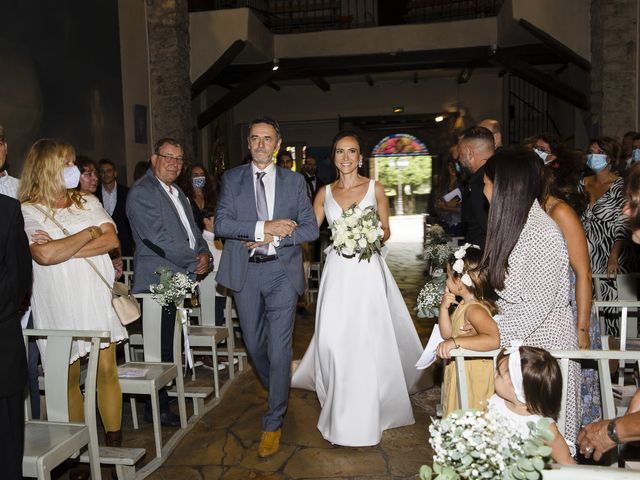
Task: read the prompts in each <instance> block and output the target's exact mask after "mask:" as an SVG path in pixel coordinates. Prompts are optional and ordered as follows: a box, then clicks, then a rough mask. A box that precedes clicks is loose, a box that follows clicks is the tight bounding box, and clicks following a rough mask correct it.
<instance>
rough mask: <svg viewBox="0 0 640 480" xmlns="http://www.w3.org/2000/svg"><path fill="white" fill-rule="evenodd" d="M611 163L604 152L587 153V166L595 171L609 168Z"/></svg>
mask: <svg viewBox="0 0 640 480" xmlns="http://www.w3.org/2000/svg"><path fill="white" fill-rule="evenodd" d="M607 165H609V163H608V162H607V155H606V154H604V153H590V154H589V155H587V167H589V168H590V169H591V170H593V171H594V172H595V173H598V172H601V171H602V170H604V169H605V168H607Z"/></svg>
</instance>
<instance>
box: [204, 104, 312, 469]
mask: <svg viewBox="0 0 640 480" xmlns="http://www.w3.org/2000/svg"><path fill="white" fill-rule="evenodd" d="M247 141H248V146H249V150H250V152H251V157H252V160H251V163H250V164H249V165H241V166H239V167H236V168H233V169H231V170H229V171H227V172H226V173H225V174H224V176H223V177H222V189H221V193H220V198H219V200H218V206H217V209H216V214H215V225H214V230H215V235H216V237H218V238H225V239H226V242H225V244H224V249H223V250H222V257H221V259H220V266H219V267H218V274H217V276H216V278H217V280H218V283H220V284H221V285H224V286H225V287H227V288H229V289H231V290H232V291H233V296H234V299H235V302H236V309H237V310H238V316H239V320H240V326H241V327H242V336H243V339H244V343H245V345H246V347H247V352H248V353H249V356H250V357H251V359H252V361H253V365H254V366H255V371H256V373H257V374H258V377H259V378H260V381H261V382H262V384H263V385H264V386H265V387H266V388H267V390H268V391H269V398H268V404H269V406H268V410H267V413H266V414H265V415H264V416H263V417H262V437H261V439H260V445H259V446H258V455H259V456H260V457H269V456H271V455H274V454H275V453H276V452H277V451H278V449H279V447H280V435H281V428H282V422H283V418H284V414H285V412H286V410H287V402H288V397H289V387H290V384H291V339H292V333H293V321H294V317H295V313H296V302H297V300H298V296H299V295H302V293H303V292H304V289H305V280H304V273H303V269H302V251H301V245H302V244H303V243H305V242H312V241H314V240H315V239H316V238H318V223H317V220H316V217H315V215H314V213H313V209H312V208H311V203H310V202H309V197H308V196H307V187H306V183H305V181H304V179H303V178H302V176H301V175H299V174H298V173H296V172H293V171H291V170H286V169H284V168H281V167H276V166H275V165H274V164H273V154H274V152H276V151H277V150H278V149H279V148H280V145H281V143H282V139H281V136H280V127H279V125H278V123H277V122H276V121H275V120H273V119H271V118H267V117H263V118H259V119H256V120H254V121H252V122H251V124H250V125H249V138H248V139H247Z"/></svg>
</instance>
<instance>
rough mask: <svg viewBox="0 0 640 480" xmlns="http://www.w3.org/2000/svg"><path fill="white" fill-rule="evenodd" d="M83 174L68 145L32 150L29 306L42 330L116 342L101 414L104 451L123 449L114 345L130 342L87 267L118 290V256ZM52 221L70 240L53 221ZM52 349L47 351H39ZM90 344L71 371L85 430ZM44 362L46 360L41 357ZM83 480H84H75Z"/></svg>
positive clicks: (105, 351) (101, 377)
mask: <svg viewBox="0 0 640 480" xmlns="http://www.w3.org/2000/svg"><path fill="white" fill-rule="evenodd" d="M79 177H80V171H79V170H78V168H77V167H76V166H75V150H74V148H73V147H72V146H71V145H69V144H67V143H64V142H60V141H57V140H49V139H41V140H38V141H37V142H36V143H34V144H33V146H32V147H31V149H30V150H29V153H28V154H27V159H26V162H25V166H24V171H23V174H22V181H21V182H20V192H19V199H20V202H21V203H22V213H23V215H24V220H25V222H24V223H25V231H26V233H27V237H28V239H29V244H30V245H29V247H30V250H31V255H32V257H33V291H32V297H31V305H32V308H33V318H34V326H35V327H36V328H47V329H60V330H108V331H110V332H111V342H107V343H102V344H101V345H100V348H101V350H100V357H99V364H98V386H97V396H98V410H99V411H100V416H101V418H102V422H103V424H104V429H105V432H106V443H107V445H109V446H119V445H120V443H121V429H120V428H121V421H122V392H121V390H120V382H119V381H118V368H117V365H116V342H118V341H121V340H123V339H125V338H126V337H127V331H126V330H125V329H124V327H123V326H122V325H121V324H120V321H119V320H118V317H117V316H116V313H115V312H114V310H113V308H112V306H111V292H110V291H109V289H108V288H107V286H106V285H105V284H104V283H103V282H102V280H100V278H99V277H98V275H97V274H96V272H95V271H94V270H93V269H92V268H91V266H90V265H89V263H88V262H86V261H85V259H89V260H91V262H93V264H94V265H95V266H96V268H97V269H98V270H99V271H100V273H101V274H102V275H103V276H104V277H105V278H106V279H107V281H109V282H112V281H113V278H114V271H113V267H112V265H111V260H110V259H109V255H108V252H109V251H111V250H113V249H114V248H118V246H119V242H118V237H117V236H116V230H115V228H114V223H113V220H111V217H110V216H109V215H108V214H107V212H106V211H105V210H104V209H103V208H102V206H101V205H100V202H98V200H97V198H96V197H94V196H93V195H86V196H85V195H83V194H81V193H79V192H78V191H77V190H75V187H76V186H77V185H78V181H79ZM51 217H53V218H54V219H55V220H56V221H57V222H59V223H60V224H61V225H62V226H63V227H64V228H65V229H66V230H68V232H69V233H70V235H69V236H67V235H65V233H64V232H63V231H62V230H61V229H60V227H58V226H57V225H56V224H55V222H54V221H53V220H52V219H51ZM43 347H44V348H46V345H45V344H44V342H43V344H41V345H40V348H41V350H42V349H43ZM88 351H89V344H88V343H85V342H84V341H81V340H78V341H76V342H74V343H73V346H72V350H71V360H70V365H69V419H70V421H72V422H73V421H78V422H81V421H83V420H84V415H83V397H82V393H81V392H80V385H79V383H80V361H79V359H80V357H83V356H85V355H86V354H87V353H88ZM42 358H43V359H44V358H45V357H44V355H43V357H42ZM74 478H82V477H79V476H78V477H74Z"/></svg>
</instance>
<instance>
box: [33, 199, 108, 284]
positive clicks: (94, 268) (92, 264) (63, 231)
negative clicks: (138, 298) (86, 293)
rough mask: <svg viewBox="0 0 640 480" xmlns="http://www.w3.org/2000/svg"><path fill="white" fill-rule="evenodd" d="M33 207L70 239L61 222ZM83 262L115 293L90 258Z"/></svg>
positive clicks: (34, 206)
mask: <svg viewBox="0 0 640 480" xmlns="http://www.w3.org/2000/svg"><path fill="white" fill-rule="evenodd" d="M31 205H32V206H33V208H35V209H36V210H38V211H39V212H40V213H42V214H44V215H45V216H46V217H47V218H48V219H49V220H51V221H52V222H53V223H55V224H56V226H57V227H58V228H59V229H60V230H62V233H64V234H65V235H66V236H67V237H69V236H70V235H71V233H69V230H67V229H66V228H64V227H63V226H62V225H61V224H60V222H59V221H57V220H56V219H55V218H54V217H53V215H51V214H49V213H48V212H45V211H44V210H43V209H42V208H40V207H39V206H38V205H35V204H33V203H32V204H31ZM83 260H84V261H85V262H87V263H88V264H89V266H90V267H91V268H92V269H93V271H94V272H96V274H97V275H98V276H99V277H100V280H102V281H103V282H104V284H105V285H106V286H107V288H108V289H109V291H110V292H111V293H113V286H112V285H109V282H107V279H106V278H104V276H102V274H101V273H100V271H99V270H98V268H97V267H96V266H95V264H94V263H93V262H92V261H91V260H89V259H88V258H83Z"/></svg>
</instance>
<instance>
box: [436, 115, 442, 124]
mask: <svg viewBox="0 0 640 480" xmlns="http://www.w3.org/2000/svg"><path fill="white" fill-rule="evenodd" d="M434 120H435V121H436V122H437V123H440V122H441V121H443V120H444V115H438V116H437V117H436V118H434Z"/></svg>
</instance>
